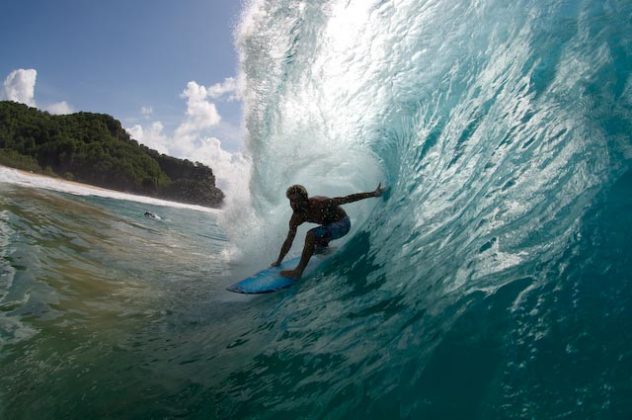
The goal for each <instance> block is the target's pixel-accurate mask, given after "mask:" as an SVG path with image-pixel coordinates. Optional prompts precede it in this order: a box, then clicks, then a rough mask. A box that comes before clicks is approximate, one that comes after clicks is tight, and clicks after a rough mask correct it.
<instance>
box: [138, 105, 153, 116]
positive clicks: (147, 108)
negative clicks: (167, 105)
mask: <svg viewBox="0 0 632 420" xmlns="http://www.w3.org/2000/svg"><path fill="white" fill-rule="evenodd" d="M140 113H141V114H143V116H144V117H145V118H149V117H150V116H151V115H152V114H153V113H154V109H153V108H152V107H150V106H143V107H141V108H140Z"/></svg>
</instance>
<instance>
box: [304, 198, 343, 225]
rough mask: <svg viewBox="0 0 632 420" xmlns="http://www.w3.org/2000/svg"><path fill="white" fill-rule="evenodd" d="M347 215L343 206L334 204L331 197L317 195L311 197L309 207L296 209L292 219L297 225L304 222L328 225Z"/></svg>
mask: <svg viewBox="0 0 632 420" xmlns="http://www.w3.org/2000/svg"><path fill="white" fill-rule="evenodd" d="M346 215H347V213H345V211H344V210H343V209H342V207H340V206H337V205H336V204H334V201H333V200H332V199H331V198H328V197H320V196H315V197H310V198H309V206H308V208H307V209H300V210H297V211H294V214H293V215H292V219H294V221H295V222H296V224H297V225H299V224H301V223H303V222H309V223H318V224H320V225H328V224H330V223H334V222H338V221H340V220H342V219H344V218H345V216H346Z"/></svg>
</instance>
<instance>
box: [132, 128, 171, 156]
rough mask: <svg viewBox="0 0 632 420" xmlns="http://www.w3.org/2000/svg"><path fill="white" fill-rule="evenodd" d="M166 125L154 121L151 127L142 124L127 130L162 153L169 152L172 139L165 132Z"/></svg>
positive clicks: (146, 144) (134, 137) (133, 136)
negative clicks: (145, 127)
mask: <svg viewBox="0 0 632 420" xmlns="http://www.w3.org/2000/svg"><path fill="white" fill-rule="evenodd" d="M163 129H164V126H163V125H162V123H161V122H160V121H154V122H153V123H152V124H151V125H150V126H149V128H147V129H144V128H143V127H142V126H141V125H140V124H136V125H134V126H133V127H131V128H127V132H128V133H129V134H130V136H131V137H132V138H133V139H136V140H138V141H139V142H141V143H143V144H144V145H145V146H147V147H150V148H152V149H155V150H157V151H158V152H160V153H165V154H169V146H170V144H171V143H172V141H171V139H169V137H168V136H167V135H165V134H164V133H163Z"/></svg>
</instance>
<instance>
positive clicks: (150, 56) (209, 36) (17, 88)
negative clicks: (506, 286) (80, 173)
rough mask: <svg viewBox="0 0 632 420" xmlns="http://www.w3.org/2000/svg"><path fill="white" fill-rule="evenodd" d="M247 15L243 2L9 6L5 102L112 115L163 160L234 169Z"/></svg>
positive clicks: (20, 2)
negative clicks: (240, 45)
mask: <svg viewBox="0 0 632 420" xmlns="http://www.w3.org/2000/svg"><path fill="white" fill-rule="evenodd" d="M241 9H242V2H241V1H240V0H108V1H91V0H55V1H51V0H3V1H2V5H1V6H0V36H1V39H2V42H0V99H2V100H6V99H10V100H15V101H18V102H23V103H26V104H28V105H31V106H35V107H37V108H39V109H42V110H46V111H48V112H51V113H55V114H63V113H71V112H77V111H88V112H97V113H106V114H110V115H112V116H113V117H115V118H116V119H118V120H120V121H121V123H122V124H123V127H125V128H126V129H127V131H128V132H129V133H130V134H131V135H132V137H133V138H135V139H137V140H139V141H141V142H142V143H145V144H147V145H148V146H150V147H152V148H155V149H157V150H159V151H160V152H163V153H167V154H170V155H172V156H176V157H184V158H189V159H192V160H200V161H202V162H204V163H207V164H211V161H212V160H215V161H216V162H217V161H219V160H221V159H224V160H229V161H230V160H231V159H232V160H234V159H236V156H237V155H239V153H238V152H240V151H241V150H242V148H243V135H242V131H241V128H240V126H241V114H242V113H241V102H240V101H239V100H238V99H237V98H236V96H235V95H236V93H235V91H234V86H235V83H234V78H235V77H236V72H237V53H236V51H235V49H234V43H233V32H234V28H235V26H236V25H237V23H238V21H239V16H240V12H241ZM237 157H238V156H237ZM224 163H226V164H228V163H230V162H224ZM211 166H212V167H213V165H212V164H211ZM215 166H221V163H220V162H217V163H216V165H215ZM214 169H215V168H214ZM215 172H216V175H218V174H217V170H215Z"/></svg>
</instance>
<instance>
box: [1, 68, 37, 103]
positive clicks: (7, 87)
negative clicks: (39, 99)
mask: <svg viewBox="0 0 632 420" xmlns="http://www.w3.org/2000/svg"><path fill="white" fill-rule="evenodd" d="M36 79H37V70H35V69H17V70H13V71H12V72H11V73H9V75H8V76H7V78H6V79H5V80H4V86H3V87H4V97H5V98H6V99H8V100H9V101H15V102H20V103H23V104H26V105H29V106H35V80H36Z"/></svg>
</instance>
